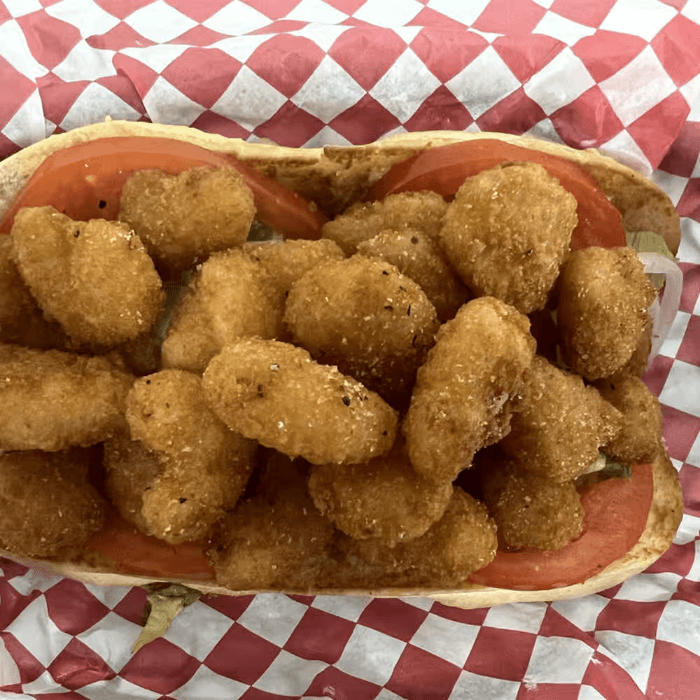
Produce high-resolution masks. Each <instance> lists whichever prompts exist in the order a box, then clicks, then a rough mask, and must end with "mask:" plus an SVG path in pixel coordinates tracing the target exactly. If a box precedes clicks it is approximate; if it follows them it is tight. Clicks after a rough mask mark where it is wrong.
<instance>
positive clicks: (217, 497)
mask: <svg viewBox="0 0 700 700" xmlns="http://www.w3.org/2000/svg"><path fill="white" fill-rule="evenodd" d="M126 418H127V421H128V423H129V428H130V437H131V439H132V440H133V441H136V443H137V444H136V445H130V444H129V442H130V440H129V438H128V437H121V438H120V439H118V440H117V441H116V442H114V443H112V444H111V445H109V446H108V448H107V450H106V460H105V465H106V473H107V479H106V483H107V485H106V489H107V491H108V493H109V495H110V497H111V499H112V501H113V503H114V504H115V505H116V506H117V508H118V510H119V511H120V513H121V515H122V516H123V517H124V518H126V519H128V520H131V521H132V522H133V523H134V524H135V525H136V526H137V527H140V528H141V529H143V530H144V532H146V533H147V534H150V535H153V536H155V537H158V538H159V539H162V540H165V541H166V542H169V543H171V544H177V543H179V542H185V541H190V540H200V539H202V538H203V537H205V536H206V535H207V534H208V533H209V532H210V531H211V529H212V527H213V526H214V524H215V523H216V522H217V521H218V520H220V519H221V518H222V517H223V516H224V515H225V514H226V512H227V511H230V510H232V509H233V507H234V506H235V504H236V502H237V501H238V499H239V498H240V496H241V494H242V493H243V490H244V489H245V486H246V484H247V483H248V479H249V478H250V474H251V472H252V468H253V464H254V455H255V447H256V446H255V444H254V443H253V442H252V441H250V440H246V439H245V438H243V437H241V436H240V435H237V434H236V433H234V432H232V431H231V430H229V429H228V428H227V427H226V426H225V425H224V424H223V423H222V422H221V421H220V420H219V418H217V416H216V415H214V413H213V412H212V411H211V410H210V409H209V408H208V406H207V404H206V403H205V401H204V394H203V391H202V380H201V378H200V377H199V376H197V375H194V374H190V373H188V372H183V371H180V370H163V371H161V372H157V373H156V374H153V375H150V376H148V377H144V378H141V379H138V380H136V382H135V383H134V386H133V387H132V389H131V391H130V392H129V395H128V397H127V407H126ZM154 457H155V459H154ZM139 500H140V505H139Z"/></svg>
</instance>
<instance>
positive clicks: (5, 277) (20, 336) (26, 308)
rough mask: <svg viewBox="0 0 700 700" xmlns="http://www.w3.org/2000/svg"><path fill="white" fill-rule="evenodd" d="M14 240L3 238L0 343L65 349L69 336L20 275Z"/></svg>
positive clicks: (0, 282) (0, 249)
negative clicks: (48, 319) (43, 309)
mask: <svg viewBox="0 0 700 700" xmlns="http://www.w3.org/2000/svg"><path fill="white" fill-rule="evenodd" d="M12 247H13V246H12V238H10V236H0V343H16V344H17V345H24V346H25V347H29V348H37V349H40V350H50V349H51V348H55V349H65V348H66V347H67V346H68V344H69V342H70V341H69V339H68V336H66V334H65V332H64V331H63V329H62V328H61V327H60V326H59V325H58V323H56V322H55V321H54V322H52V321H47V320H46V319H45V318H44V312H43V311H42V310H41V309H40V308H39V306H38V305H37V303H36V301H35V299H34V297H33V296H32V293H31V292H30V291H29V287H27V285H26V284H25V283H24V280H23V279H22V276H21V275H20V274H19V270H18V269H17V265H15V261H14V259H13V254H12Z"/></svg>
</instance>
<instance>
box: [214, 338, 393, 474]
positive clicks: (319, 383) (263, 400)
mask: <svg viewBox="0 0 700 700" xmlns="http://www.w3.org/2000/svg"><path fill="white" fill-rule="evenodd" d="M203 385H204V393H205V396H206V399H207V401H208V403H209V405H210V406H211V407H212V409H213V410H214V412H215V413H217V415H219V416H220V418H221V419H222V420H223V421H224V423H226V425H228V426H229V428H231V430H234V431H236V432H238V433H240V434H241V435H244V436H245V437H248V438H251V439H254V440H258V441H259V442H260V443H261V444H263V445H265V446H266V447H272V448H274V449H276V450H278V451H279V452H283V453H284V454H287V455H289V456H290V457H297V456H301V457H303V458H304V459H306V460H307V461H309V462H311V463H313V464H326V463H328V462H333V463H336V464H354V463H362V462H367V461H368V460H370V459H372V457H376V456H377V455H381V454H386V453H387V452H388V451H389V450H390V449H391V446H392V444H393V443H394V438H395V436H396V427H397V422H398V419H397V415H396V411H394V410H393V409H392V408H391V407H390V406H388V405H387V404H386V403H385V402H384V401H383V400H382V399H381V398H380V397H379V396H378V395H377V394H375V393H373V392H371V391H369V390H368V389H366V388H365V387H364V386H363V385H362V384H360V383H359V382H358V381H356V380H354V379H352V378H351V377H347V376H345V375H343V374H341V373H340V372H339V371H338V370H337V369H336V368H335V367H327V366H325V365H319V364H317V363H316V362H314V361H313V360H312V359H311V356H310V355H309V353H308V352H306V350H304V349H303V348H298V347H295V346H293V345H290V344H287V343H282V342H280V341H275V340H262V339H260V338H243V339H240V340H238V341H235V342H233V343H231V344H230V345H227V346H226V347H225V348H224V349H223V350H222V352H221V353H220V354H219V355H217V356H216V357H215V358H214V359H213V360H212V361H211V362H210V363H209V366H208V367H207V370H206V372H205V373H204V381H203Z"/></svg>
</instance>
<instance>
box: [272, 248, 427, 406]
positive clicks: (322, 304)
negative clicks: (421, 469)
mask: <svg viewBox="0 0 700 700" xmlns="http://www.w3.org/2000/svg"><path fill="white" fill-rule="evenodd" d="M284 322H285V324H286V325H287V327H288V328H289V330H290V331H291V334H292V338H293V339H294V342H295V343H297V344H299V345H301V346H302V347H304V348H306V349H307V350H308V351H309V352H310V353H311V355H312V357H313V358H314V359H315V360H316V361H317V362H322V363H323V364H331V365H337V366H338V369H339V370H340V371H341V372H343V373H344V374H349V375H350V376H352V377H355V378H356V379H357V380H358V381H360V382H362V383H363V384H364V385H365V386H366V387H367V388H368V389H371V390H373V391H376V392H377V393H378V394H380V395H381V396H382V398H384V399H385V400H386V401H387V402H388V403H390V404H391V405H392V406H395V407H397V408H400V407H401V406H402V405H403V404H406V403H407V402H408V398H409V396H410V392H411V387H412V386H413V381H414V379H415V373H416V370H417V369H418V367H420V365H421V364H422V363H423V360H424V359H425V355H426V353H427V351H428V349H429V348H430V347H431V346H432V345H433V342H434V339H435V333H436V332H437V329H438V325H439V324H438V320H437V316H436V314H435V308H434V307H433V305H432V304H431V303H430V301H429V300H428V297H427V296H426V295H425V292H423V290H422V289H421V288H420V287H419V286H418V285H417V284H416V283H415V282H414V281H413V280H412V279H409V278H408V277H406V276H405V275H402V274H401V273H400V272H399V271H398V270H397V269H396V268H395V267H394V266H393V265H390V264H389V263H385V262H383V261H380V260H370V259H368V258H364V257H362V256H354V257H352V258H348V259H346V260H339V261H331V262H327V263H322V264H320V265H318V266H316V267H314V268H313V269H311V270H309V271H308V272H307V273H306V274H305V275H304V276H303V277H302V278H301V279H300V280H299V281H298V282H296V283H295V284H294V285H293V286H292V289H291V291H290V292H289V296H288V297H287V306H286V310H285V314H284Z"/></svg>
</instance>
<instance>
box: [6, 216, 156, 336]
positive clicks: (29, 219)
mask: <svg viewBox="0 0 700 700" xmlns="http://www.w3.org/2000/svg"><path fill="white" fill-rule="evenodd" d="M11 235H12V242H13V247H14V257H15V261H16V263H17V268H18V269H19V272H20V274H21V275H22V278H23V279H24V281H25V282H26V283H27V286H28V287H29V289H30V290H31V293H32V295H33V296H34V298H35V299H36V300H37V303H38V304H39V306H40V307H41V309H42V310H43V311H44V314H45V315H46V317H47V318H50V319H55V320H56V321H58V322H59V323H60V324H61V326H62V327H63V329H64V330H65V332H66V333H67V334H68V335H69V336H70V337H71V338H72V339H73V340H74V341H76V342H78V343H88V344H94V345H101V346H107V347H112V346H114V345H118V344H119V343H124V342H126V341H128V340H132V339H133V338H135V337H136V336H138V335H140V334H141V333H144V332H145V331H147V330H148V329H149V328H150V327H151V326H153V324H154V323H155V321H156V318H157V317H158V315H159V314H160V312H161V309H162V306H163V300H164V295H163V291H162V283H161V280H160V277H159V276H158V273H157V272H156V271H155V268H154V267H153V261H152V260H151V258H150V257H149V256H148V253H146V250H145V248H144V247H143V244H142V243H141V241H140V240H139V237H138V236H137V235H135V234H134V233H133V231H131V230H130V229H129V227H128V226H127V225H126V224H120V223H116V222H111V221H103V220H102V219H94V220H92V221H87V222H85V221H73V220H72V219H70V218H68V217H67V216H65V215H64V214H60V213H59V212H58V211H56V210H55V209H54V208H53V207H32V208H27V209H22V210H20V211H19V212H18V213H17V216H16V217H15V223H14V226H13V227H12V233H11Z"/></svg>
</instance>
